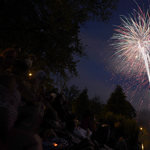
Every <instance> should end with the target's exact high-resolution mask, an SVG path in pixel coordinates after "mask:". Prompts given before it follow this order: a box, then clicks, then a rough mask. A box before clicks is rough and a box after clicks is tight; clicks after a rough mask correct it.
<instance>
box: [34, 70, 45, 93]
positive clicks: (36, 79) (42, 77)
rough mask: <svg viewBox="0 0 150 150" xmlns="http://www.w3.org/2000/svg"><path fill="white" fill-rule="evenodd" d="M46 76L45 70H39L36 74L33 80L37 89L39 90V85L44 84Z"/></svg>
mask: <svg viewBox="0 0 150 150" xmlns="http://www.w3.org/2000/svg"><path fill="white" fill-rule="evenodd" d="M45 78H46V73H45V72H44V71H43V70H39V71H37V72H36V73H35V74H34V76H33V77H32V79H31V80H32V82H33V84H34V87H35V89H36V90H38V89H39V87H40V86H42V84H43V83H44V80H45Z"/></svg>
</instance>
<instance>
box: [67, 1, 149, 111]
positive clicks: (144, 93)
mask: <svg viewBox="0 0 150 150" xmlns="http://www.w3.org/2000/svg"><path fill="white" fill-rule="evenodd" d="M136 2H137V3H138V5H139V6H140V7H141V8H142V10H143V8H144V9H145V10H146V9H148V5H149V4H150V2H149V1H148V0H136ZM133 9H136V10H138V6H137V5H136V3H135V2H134V1H133V0H120V2H119V7H118V9H117V10H116V11H114V12H113V17H112V18H111V19H110V21H109V22H108V23H107V24H105V23H103V22H93V21H90V22H87V23H86V24H85V26H84V27H82V28H81V32H80V38H81V40H82V42H83V43H84V44H85V45H88V46H87V48H86V52H87V54H88V58H89V59H88V60H87V59H84V58H83V59H80V62H79V63H78V66H77V71H78V73H79V78H78V77H74V78H72V79H71V80H70V82H69V83H68V86H71V85H72V84H74V85H76V86H78V87H79V89H80V90H83V89H84V88H85V87H87V88H88V95H89V98H92V97H94V95H99V96H100V99H101V101H102V102H103V103H106V101H107V100H108V98H109V96H110V93H111V92H113V91H114V88H115V87H116V85H117V84H119V85H121V86H122V87H123V90H124V91H125V94H126V96H127V100H128V101H129V102H131V104H132V105H133V106H134V107H135V109H136V110H140V109H141V108H147V106H148V105H147V104H148V103H149V95H150V93H149V90H147V89H146V87H143V88H141V89H140V90H138V91H136V92H135V89H136V86H137V85H135V86H132V88H130V89H129V90H127V89H128V86H124V83H125V82H128V80H124V79H125V76H121V74H119V73H118V74H115V79H114V77H113V76H112V73H113V69H114V68H113V67H111V61H110V60H109V59H108V58H109V55H110V53H109V51H108V50H107V49H108V45H109V42H108V41H109V40H110V38H111V37H112V35H113V33H114V28H115V27H114V25H120V24H121V20H120V18H119V17H120V15H125V16H128V14H131V13H132V12H133ZM75 59H78V58H77V57H75ZM108 68H109V70H108ZM112 77H113V79H112ZM111 79H112V80H111ZM134 80H135V79H133V78H131V79H130V81H131V82H133V81H134ZM134 92H135V93H134ZM133 93H134V94H133Z"/></svg>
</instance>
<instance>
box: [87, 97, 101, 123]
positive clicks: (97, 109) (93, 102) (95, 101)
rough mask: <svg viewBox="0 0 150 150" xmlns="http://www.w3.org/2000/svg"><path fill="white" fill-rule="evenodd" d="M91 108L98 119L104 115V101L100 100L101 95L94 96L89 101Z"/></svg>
mask: <svg viewBox="0 0 150 150" xmlns="http://www.w3.org/2000/svg"><path fill="white" fill-rule="evenodd" d="M89 109H90V110H91V111H92V112H93V114H94V116H95V119H96V121H99V119H100V118H101V117H102V116H101V115H102V111H103V103H102V102H101V101H100V96H94V98H92V99H90V101H89Z"/></svg>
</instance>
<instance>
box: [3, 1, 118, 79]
mask: <svg viewBox="0 0 150 150" xmlns="http://www.w3.org/2000/svg"><path fill="white" fill-rule="evenodd" d="M118 1H119V0H109V1H108V0H92V1H91V0H82V1H81V0H74V1H72V0H25V1H21V0H20V1H19V0H1V1H0V52H1V51H2V50H4V49H6V48H8V47H11V46H12V45H13V44H19V45H20V46H21V48H22V52H21V55H20V59H24V58H26V55H28V54H29V53H34V54H35V55H36V56H37V63H35V66H34V68H35V69H36V70H38V69H41V68H42V69H43V70H45V71H46V72H47V73H48V77H52V76H57V77H58V79H60V80H61V79H62V78H65V79H66V78H67V77H69V78H70V76H74V75H76V76H77V70H76V66H77V62H78V60H74V56H75V55H77V56H79V57H84V56H86V53H85V51H84V48H85V47H84V45H83V44H82V42H81V40H80V38H79V33H80V28H81V27H82V26H83V25H84V23H85V22H87V21H90V20H97V21H103V22H106V23H107V22H108V21H109V19H110V17H112V12H113V11H114V10H115V9H116V7H117V5H118ZM48 82H53V81H51V80H48Z"/></svg>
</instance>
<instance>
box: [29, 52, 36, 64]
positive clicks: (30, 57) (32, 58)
mask: <svg viewBox="0 0 150 150" xmlns="http://www.w3.org/2000/svg"><path fill="white" fill-rule="evenodd" d="M28 59H30V60H31V61H32V63H33V62H35V61H36V56H35V55H34V54H29V55H28Z"/></svg>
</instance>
